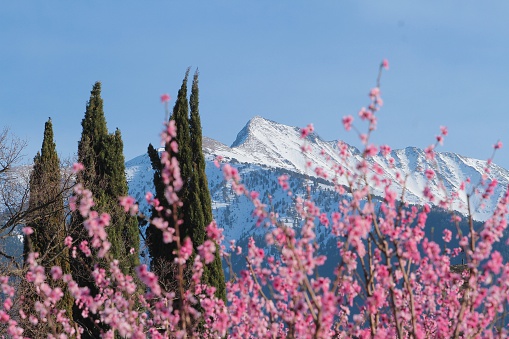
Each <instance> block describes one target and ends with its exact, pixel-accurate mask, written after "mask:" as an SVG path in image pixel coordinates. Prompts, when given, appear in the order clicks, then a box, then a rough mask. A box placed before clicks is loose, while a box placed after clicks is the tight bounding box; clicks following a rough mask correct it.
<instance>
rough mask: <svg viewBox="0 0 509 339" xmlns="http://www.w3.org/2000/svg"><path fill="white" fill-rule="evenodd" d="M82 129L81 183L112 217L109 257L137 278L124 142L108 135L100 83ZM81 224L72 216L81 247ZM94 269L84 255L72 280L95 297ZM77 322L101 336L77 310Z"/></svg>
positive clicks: (117, 134) (99, 208)
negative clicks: (124, 202) (124, 204)
mask: <svg viewBox="0 0 509 339" xmlns="http://www.w3.org/2000/svg"><path fill="white" fill-rule="evenodd" d="M81 125H82V127H83V131H82V134H81V140H80V141H79V144H78V161H79V162H81V163H82V164H83V165H84V167H85V169H84V170H83V171H82V172H80V173H79V175H78V182H80V183H82V184H83V185H84V186H85V187H86V188H88V189H90V190H91V191H92V193H93V195H94V202H95V206H94V210H96V211H98V212H99V213H101V212H108V213H109V214H110V216H111V220H110V226H109V227H107V229H106V230H107V233H108V240H109V241H110V243H111V248H110V253H111V255H112V256H113V258H115V259H117V260H119V263H120V268H121V270H122V271H123V273H124V274H129V275H131V276H132V277H135V276H136V274H135V271H134V269H135V267H136V266H137V265H138V264H139V259H138V250H139V231H138V223H137V220H136V218H134V217H131V216H128V215H126V214H125V213H124V211H123V209H122V208H121V207H120V206H119V204H118V198H119V197H120V196H125V195H127V180H126V177H125V164H124V155H123V142H122V136H121V134H120V131H119V130H118V129H117V131H116V132H115V133H113V134H108V129H107V127H106V118H105V116H104V110H103V100H102V98H101V83H100V82H96V83H95V85H94V87H93V89H92V91H91V95H90V100H89V102H88V103H87V107H86V111H85V117H84V118H83V120H82V122H81ZM82 221H83V220H82V218H81V217H80V216H79V215H77V214H75V215H74V216H73V238H74V240H75V241H76V242H77V243H78V244H79V243H80V242H81V241H82V240H88V236H87V234H86V232H85V229H84V227H83V225H82ZM131 249H134V254H130V250H131ZM91 268H92V267H91V261H90V259H89V258H86V257H85V256H82V255H81V256H79V257H78V258H76V260H74V262H73V276H74V279H75V280H76V281H77V282H78V283H79V284H80V285H82V286H88V287H89V288H90V289H91V291H92V293H96V292H97V289H96V287H95V285H94V283H93V279H92V277H91V275H90V270H91ZM75 318H76V319H78V320H79V322H80V324H81V325H82V326H84V327H86V331H85V337H86V336H87V335H88V336H90V337H95V336H97V335H98V334H99V329H98V328H97V327H96V326H95V325H94V324H93V323H92V321H91V320H90V319H83V318H82V317H81V311H80V310H79V309H77V308H76V307H75Z"/></svg>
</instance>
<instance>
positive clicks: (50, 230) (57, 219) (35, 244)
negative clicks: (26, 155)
mask: <svg viewBox="0 0 509 339" xmlns="http://www.w3.org/2000/svg"><path fill="white" fill-rule="evenodd" d="M28 208H29V210H30V211H32V212H31V218H30V221H29V223H28V226H29V227H31V228H32V229H33V234H31V235H30V236H25V239H24V249H23V253H24V259H25V262H26V259H27V256H28V253H30V252H37V253H39V258H38V262H39V264H40V265H41V266H43V267H45V268H46V273H47V274H49V270H50V268H51V267H53V266H60V267H61V268H62V272H63V273H64V274H69V273H70V272H71V269H70V264H69V250H68V248H67V247H65V246H64V238H65V237H66V226H65V212H64V199H63V188H62V176H61V171H60V161H59V159H58V155H57V152H56V145H55V142H54V141H53V125H52V123H51V118H50V119H48V121H47V122H46V124H45V126H44V138H43V142H42V148H41V152H38V153H37V155H36V156H35V158H34V166H33V169H32V172H31V174H30V198H29V206H28ZM24 266H25V268H27V264H26V263H25V264H24ZM48 283H49V284H50V286H51V287H52V288H55V287H60V288H62V290H64V291H65V289H64V286H63V283H62V282H60V283H56V282H54V281H48ZM30 288H31V289H33V285H32V284H22V288H21V289H22V294H23V298H24V303H23V309H24V310H25V313H30V312H32V311H33V304H34V302H35V300H37V296H36V293H35V291H33V290H30ZM72 305H73V300H72V297H71V296H70V295H69V293H67V292H66V293H64V296H63V297H62V299H61V300H60V301H59V303H58V304H57V307H58V308H59V309H63V310H65V311H66V313H67V316H70V315H72ZM26 331H27V332H26V335H31V336H32V337H34V336H38V335H41V334H44V333H46V334H47V333H49V329H46V326H45V325H44V324H41V325H39V326H35V327H33V326H32V325H31V324H30V323H29V322H28V321H27V323H26ZM43 332H44V333H43Z"/></svg>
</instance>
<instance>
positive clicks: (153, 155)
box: [146, 69, 192, 290]
mask: <svg viewBox="0 0 509 339" xmlns="http://www.w3.org/2000/svg"><path fill="white" fill-rule="evenodd" d="M188 76H189V69H188V70H187V72H186V74H185V76H184V80H183V81H182V86H181V87H180V90H179V92H178V95H177V100H176V102H175V106H174V107H173V113H172V115H171V119H174V120H175V125H176V127H177V142H178V145H179V146H178V147H179V150H178V153H174V152H173V151H172V149H171V147H170V145H169V144H167V145H165V150H166V151H167V152H168V153H169V154H170V155H171V156H172V157H176V158H177V160H178V161H179V165H180V174H181V177H182V180H183V181H184V183H185V184H184V185H183V187H182V189H181V190H180V191H179V192H178V196H179V198H180V201H181V202H182V203H183V206H182V207H181V208H178V210H177V215H178V217H179V218H181V219H182V220H183V224H182V225H180V226H179V230H180V237H181V239H184V238H185V237H186V236H188V235H189V234H188V233H187V230H188V228H187V227H185V225H186V224H189V218H190V216H189V213H188V212H187V211H188V210H189V208H190V207H189V206H188V204H187V201H188V192H189V186H188V185H187V184H186V183H187V182H188V179H187V178H189V177H190V176H191V174H192V157H191V149H190V134H189V124H188V122H187V119H188V116H189V102H188V100H187V79H188ZM176 117H178V118H176ZM148 155H149V157H150V160H151V162H152V168H153V169H154V186H155V190H156V192H155V193H156V195H155V196H156V198H157V199H158V200H159V201H160V203H161V205H162V206H163V207H164V209H163V213H165V214H164V215H162V217H164V219H165V220H166V221H167V222H168V223H169V225H170V227H173V228H175V227H176V225H175V222H174V221H175V220H174V215H173V214H170V213H166V211H171V210H172V206H170V205H169V203H168V201H167V200H166V198H165V196H164V183H163V179H162V169H163V166H162V164H161V160H160V158H159V153H158V152H157V150H156V149H155V148H154V147H153V146H152V145H151V144H150V145H149V147H148ZM157 216H159V212H158V211H156V210H155V209H152V218H154V217H157ZM146 239H147V244H148V250H149V254H150V257H151V269H152V270H153V271H154V272H155V273H156V274H157V275H158V277H159V280H160V282H161V284H162V286H163V287H164V288H166V289H168V290H170V289H175V286H176V284H175V277H176V272H175V271H176V269H175V268H174V265H173V262H174V258H175V255H174V251H175V249H176V244H175V242H172V243H169V244H165V243H164V242H163V237H162V232H161V230H159V229H158V228H157V227H155V226H154V225H152V224H150V225H149V226H148V227H147V230H146Z"/></svg>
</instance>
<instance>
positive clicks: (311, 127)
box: [300, 124, 314, 139]
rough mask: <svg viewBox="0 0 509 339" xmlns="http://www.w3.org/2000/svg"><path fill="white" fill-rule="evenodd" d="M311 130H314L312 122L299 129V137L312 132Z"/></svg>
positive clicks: (302, 137) (304, 136)
mask: <svg viewBox="0 0 509 339" xmlns="http://www.w3.org/2000/svg"><path fill="white" fill-rule="evenodd" d="M313 131H314V127H313V124H309V125H307V127H305V128H302V129H301V130H300V138H301V139H305V138H306V137H307V136H308V135H309V134H310V133H313Z"/></svg>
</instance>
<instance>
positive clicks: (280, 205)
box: [126, 116, 509, 243]
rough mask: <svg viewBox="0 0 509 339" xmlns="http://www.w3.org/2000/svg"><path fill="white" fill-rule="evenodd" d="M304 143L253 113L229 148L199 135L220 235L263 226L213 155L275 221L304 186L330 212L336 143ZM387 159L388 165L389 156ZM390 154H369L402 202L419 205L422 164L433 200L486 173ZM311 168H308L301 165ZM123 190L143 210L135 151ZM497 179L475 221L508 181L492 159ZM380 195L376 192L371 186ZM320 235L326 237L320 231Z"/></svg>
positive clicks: (287, 218)
mask: <svg viewBox="0 0 509 339" xmlns="http://www.w3.org/2000/svg"><path fill="white" fill-rule="evenodd" d="M303 142H304V140H303V139H301V138H300V129H299V128H297V127H291V126H286V125H282V124H279V123H276V122H274V121H270V120H266V119H264V118H262V117H259V116H257V117H254V118H253V119H251V120H250V121H249V122H248V123H247V125H246V126H245V127H244V128H243V129H242V130H241V131H240V132H239V133H238V136H237V138H236V140H235V141H234V142H233V144H232V145H231V146H230V147H228V146H227V145H224V144H222V143H220V142H218V141H215V140H213V139H210V138H204V145H203V151H204V153H205V155H206V159H207V176H208V180H209V188H210V192H211V195H212V199H213V212H214V217H215V219H216V220H217V222H218V224H219V226H220V227H222V228H224V229H225V236H226V240H231V239H235V240H237V241H240V242H241V243H245V242H246V241H247V238H248V237H249V236H260V237H261V236H263V232H264V231H263V229H259V228H257V227H256V226H255V220H254V218H253V217H252V211H253V206H252V205H251V203H250V202H249V201H248V199H247V198H245V197H238V196H236V195H235V194H234V192H233V191H232V190H231V187H230V186H229V185H228V184H227V183H226V182H225V181H224V179H223V175H222V172H221V171H220V170H219V169H217V168H216V167H215V166H214V164H213V160H214V159H215V158H216V157H218V156H219V157H222V158H223V162H226V163H230V164H232V165H233V166H235V167H236V168H237V169H238V170H239V172H240V175H241V177H242V181H243V183H244V184H245V185H246V186H247V187H248V188H249V189H250V190H256V191H258V192H259V193H260V196H261V197H262V201H263V203H265V204H267V205H269V206H271V208H272V207H273V208H274V210H275V211H276V212H278V213H279V216H280V219H281V220H282V221H283V222H285V223H288V224H291V225H298V224H299V220H298V219H297V218H296V213H295V210H294V209H293V204H294V197H295V196H298V195H301V196H303V195H304V194H306V191H305V187H306V186H307V185H311V187H312V195H313V198H314V200H315V201H316V202H318V205H319V206H320V207H322V209H323V211H324V212H332V211H334V210H336V209H337V203H338V199H340V198H341V197H340V196H339V195H338V194H337V193H336V192H335V191H334V189H333V184H332V181H331V179H332V178H334V171H333V168H334V166H335V165H337V164H343V165H345V164H344V161H343V160H342V159H341V157H340V156H339V148H338V141H324V140H322V139H321V138H320V137H319V136H318V135H317V134H314V133H312V134H311V135H310V136H308V138H307V139H306V141H305V142H306V145H307V146H308V149H309V151H308V152H307V153H306V154H305V155H304V154H303V153H302V151H301V146H302V144H303ZM347 151H348V152H349V154H350V155H351V156H350V157H349V160H348V162H349V163H348V164H346V165H347V166H350V167H355V166H356V164H357V163H358V162H359V161H360V160H361V159H362V154H361V153H360V152H359V150H357V149H356V148H354V147H352V146H347ZM390 157H392V158H394V165H393V166H391V164H390V162H389V160H388V158H390ZM390 157H384V156H382V155H380V154H379V155H376V156H374V157H373V158H371V159H370V161H372V162H375V163H376V164H378V165H379V166H380V168H381V169H382V171H383V176H384V177H385V178H388V179H390V180H391V181H392V182H393V183H394V189H396V190H397V191H399V192H401V190H402V189H403V187H402V185H401V184H399V183H398V180H397V179H396V178H397V176H398V172H399V175H400V176H401V177H406V178H407V180H406V184H405V197H406V200H407V201H408V202H409V203H412V204H421V203H422V202H423V201H424V198H423V191H424V188H425V185H426V183H427V179H426V176H425V171H426V169H434V170H435V172H436V173H437V174H438V175H437V177H435V179H434V180H433V181H432V182H431V185H430V187H431V190H432V192H433V193H434V194H435V195H436V196H438V197H440V196H442V195H443V193H442V190H440V189H439V183H440V182H442V183H443V185H444V186H445V187H446V188H447V190H448V191H451V190H452V191H454V190H458V188H459V187H460V185H461V183H462V182H465V181H466V180H467V178H469V179H470V182H471V183H472V184H467V189H466V191H467V192H469V191H470V190H471V189H472V188H473V186H474V185H477V184H478V183H479V182H480V181H481V178H482V175H483V173H485V168H486V166H487V163H486V162H485V161H481V160H476V159H472V158H468V157H464V156H461V155H458V154H454V153H437V155H436V160H437V161H436V163H433V162H430V161H428V160H427V159H426V155H425V152H424V151H423V150H422V149H418V148H415V147H407V148H405V149H402V150H394V151H392V152H391V154H390ZM307 161H311V162H312V163H313V164H314V165H313V167H312V168H311V169H310V168H308V167H307V166H306V162H307ZM314 166H319V167H322V168H323V169H324V171H325V172H326V173H327V176H328V178H329V179H328V180H324V179H323V178H319V177H318V176H317V175H316V173H315V172H314V171H313V170H312V169H313V168H314ZM126 171H127V178H128V182H129V193H130V194H131V195H132V196H134V197H135V198H136V199H137V200H138V201H139V202H140V207H141V209H142V210H143V209H146V208H147V206H146V205H145V204H144V196H145V193H146V192H147V191H153V184H152V176H153V172H152V168H151V164H150V160H149V158H148V156H147V155H146V154H144V155H140V156H138V157H136V158H134V159H132V160H130V161H128V162H127V163H126ZM281 174H288V175H289V176H290V178H291V179H290V181H289V183H290V186H291V188H292V191H293V192H294V195H293V196H292V197H289V196H288V195H287V194H285V193H284V192H282V190H281V189H280V187H279V185H278V180H277V178H278V177H279V176H280V175H281ZM492 179H496V180H497V181H498V184H497V185H496V186H495V193H494V194H493V195H492V197H491V198H490V199H488V200H485V201H480V200H479V199H478V198H474V199H473V200H472V201H471V202H472V204H471V206H472V207H473V212H472V213H473V215H474V218H475V219H476V220H479V221H482V220H485V219H486V218H488V217H489V216H490V214H491V212H492V211H493V209H494V207H495V206H496V203H497V201H498V200H499V198H500V197H501V196H502V195H503V194H504V192H505V189H506V187H507V185H508V183H509V171H507V170H505V169H503V168H501V167H499V166H497V165H494V164H492V165H491V166H490V173H489V175H488V181H490V180H492ZM339 183H340V184H346V181H345V179H344V178H339ZM374 193H375V194H378V195H380V196H382V192H378V191H376V190H375V191H374ZM465 203H466V195H465V194H463V195H460V196H459V198H458V199H457V202H456V203H455V205H454V209H455V210H457V211H458V212H460V213H462V214H465V213H466V207H465V206H466V205H465ZM318 236H319V237H323V239H324V240H325V238H326V237H327V235H326V234H325V233H323V234H322V233H321V231H320V230H319V235H318Z"/></svg>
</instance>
